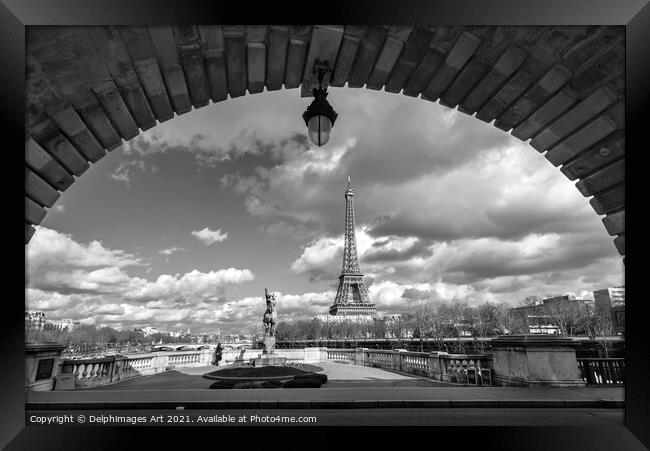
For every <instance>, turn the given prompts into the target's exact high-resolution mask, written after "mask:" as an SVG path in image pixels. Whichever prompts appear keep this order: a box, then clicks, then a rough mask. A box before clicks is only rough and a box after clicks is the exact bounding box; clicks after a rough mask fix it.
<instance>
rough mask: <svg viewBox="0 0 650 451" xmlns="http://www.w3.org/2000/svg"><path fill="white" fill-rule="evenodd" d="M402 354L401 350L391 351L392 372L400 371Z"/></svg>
mask: <svg viewBox="0 0 650 451" xmlns="http://www.w3.org/2000/svg"><path fill="white" fill-rule="evenodd" d="M402 352H404V351H403V350H402V349H393V351H392V357H393V360H392V362H391V363H392V364H391V369H392V370H393V371H402Z"/></svg>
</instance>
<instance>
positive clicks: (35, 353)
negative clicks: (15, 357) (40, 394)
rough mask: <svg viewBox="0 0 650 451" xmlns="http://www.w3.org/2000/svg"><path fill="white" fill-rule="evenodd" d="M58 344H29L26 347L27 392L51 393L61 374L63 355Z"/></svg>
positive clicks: (63, 347)
mask: <svg viewBox="0 0 650 451" xmlns="http://www.w3.org/2000/svg"><path fill="white" fill-rule="evenodd" d="M64 349H65V346H62V345H60V344H58V343H27V344H26V345H25V390H29V391H50V390H53V389H54V384H55V382H56V378H57V376H58V373H59V365H60V363H61V353H62V352H63V350H64Z"/></svg>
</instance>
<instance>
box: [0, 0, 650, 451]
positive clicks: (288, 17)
mask: <svg viewBox="0 0 650 451" xmlns="http://www.w3.org/2000/svg"><path fill="white" fill-rule="evenodd" d="M313 22H317V23H344V24H346V23H347V24H352V23H358V24H418V23H421V24H464V25H479V24H485V25H556V24H557V25H623V26H625V28H626V146H627V152H626V154H627V155H626V160H627V164H626V175H625V177H626V181H625V183H626V199H627V204H628V207H627V208H626V210H627V219H626V222H627V227H626V235H627V242H628V246H627V251H626V257H625V259H624V261H625V264H626V279H627V280H626V291H627V299H628V303H627V306H626V310H627V315H626V342H627V343H626V359H627V368H628V371H627V375H626V404H625V406H626V407H625V427H618V426H612V427H611V428H608V427H599V428H541V429H540V428H501V427H500V428H487V429H483V428H469V429H470V430H469V431H464V430H463V431H460V430H459V429H457V428H448V434H452V436H454V437H457V438H458V437H464V438H463V439H462V441H468V438H467V437H469V435H466V434H468V433H472V434H474V433H476V434H480V435H481V437H482V438H481V440H480V444H481V448H483V449H485V448H486V446H487V447H488V448H489V449H492V448H490V447H489V446H490V445H489V444H493V446H494V449H501V450H506V449H528V450H534V449H572V450H577V449H589V450H599V449H607V450H615V449H625V450H632V449H643V445H641V443H643V444H645V446H646V447H649V448H650V428H648V427H647V425H648V424H650V420H649V412H650V396H649V391H648V388H647V387H648V385H649V384H648V374H650V364H649V361H650V359H649V358H648V357H649V353H648V339H647V332H646V331H647V326H646V322H647V318H648V316H647V314H644V313H645V312H644V309H645V305H644V304H647V300H646V298H647V295H646V296H644V294H645V293H644V292H643V291H644V290H643V288H645V287H644V285H645V284H643V278H644V274H642V272H645V271H644V269H645V268H646V267H647V266H648V265H647V264H646V262H645V260H646V258H645V257H646V255H648V254H650V239H649V236H650V222H649V221H648V218H647V216H646V215H645V213H646V211H647V210H648V208H647V206H648V199H647V193H648V191H649V190H648V186H647V182H646V179H647V175H646V174H645V172H646V169H645V168H646V167H647V166H646V165H644V164H643V163H644V159H645V158H647V157H645V156H644V154H645V155H647V149H646V147H647V140H648V138H647V133H646V131H647V125H646V121H645V119H646V118H647V116H646V113H647V111H648V99H649V98H650V95H649V91H650V83H648V80H650V57H649V56H648V55H650V49H649V44H650V5H648V1H647V0H617V1H614V0H546V1H544V2H542V1H540V0H455V1H441V0H410V1H407V2H405V1H400V0H331V1H329V2H318V3H314V5H313V8H310V5H309V4H308V3H306V2H300V3H299V2H296V1H283V2H265V3H260V4H259V5H258V4H252V3H250V2H232V1H226V2H217V1H215V0H212V1H205V0H193V1H187V0H129V1H126V0H56V1H55V0H0V47H1V48H2V51H1V52H0V55H2V66H1V68H0V82H1V83H0V87H2V89H1V90H2V92H3V94H2V95H1V96H0V115H1V118H2V124H3V125H5V127H6V131H5V133H4V134H3V137H4V142H3V146H2V147H4V149H3V151H4V158H5V159H4V163H5V165H4V167H3V172H4V176H5V177H3V183H2V184H3V187H4V188H5V189H4V191H5V193H6V195H5V196H4V200H5V208H4V209H5V212H4V214H3V215H1V216H2V219H0V229H1V231H2V237H3V241H4V242H3V244H4V246H3V254H4V260H5V261H4V263H5V265H4V266H5V274H6V276H5V278H4V280H5V286H6V287H8V288H9V290H8V291H6V292H5V299H6V300H5V305H4V309H5V322H4V325H3V338H4V340H3V345H2V347H0V362H2V364H3V369H2V371H0V387H1V396H0V401H1V402H0V406H2V408H1V409H0V410H1V412H2V413H1V414H0V415H1V416H2V421H0V446H5V445H6V444H7V443H9V442H10V441H11V443H10V444H9V445H8V448H7V449H26V450H27V449H28V450H38V449H49V450H53V449H68V450H70V449H131V447H133V446H134V445H135V444H136V443H137V442H139V441H140V440H142V439H143V436H144V435H146V438H144V440H146V442H142V443H147V446H145V447H143V449H150V448H151V447H152V445H153V443H155V442H158V443H164V444H165V445H166V446H162V447H160V449H168V447H169V446H172V445H173V444H175V443H182V444H184V445H183V446H186V445H187V440H188V438H187V436H185V434H186V433H187V432H184V433H183V434H181V433H179V428H177V427H175V428H158V427H145V428H134V427H131V428H119V427H79V426H74V427H72V426H52V427H44V426H38V427H25V418H24V416H25V409H24V374H23V373H24V355H23V346H24V328H23V321H24V316H23V315H24V313H23V306H22V305H21V302H20V300H21V299H24V293H25V288H24V285H22V280H23V279H22V278H21V277H22V276H21V274H23V275H24V270H25V266H24V263H25V248H24V220H23V221H21V220H20V219H21V217H20V214H21V211H23V210H24V196H23V194H24V193H23V192H21V191H20V189H19V188H18V187H19V186H23V185H24V182H23V181H22V179H21V178H20V177H21V175H20V174H21V170H20V168H22V167H24V163H23V161H20V158H21V156H20V155H21V152H20V151H19V149H20V148H22V147H23V146H24V140H23V130H24V106H25V100H24V84H25V80H24V67H25V52H24V48H25V41H24V39H25V27H26V26H30V25H104V24H112V25H162V24H179V25H180V24H210V23H214V24H235V23H313ZM7 203H8V205H7ZM7 271H8V272H7ZM354 429H355V432H354V434H355V435H356V434H361V433H362V434H363V438H364V443H365V445H364V447H367V446H372V445H373V440H374V441H375V442H376V443H377V444H380V443H382V441H383V440H384V438H385V434H386V433H385V432H384V433H382V434H379V433H375V432H376V430H375V432H373V431H363V432H362V431H361V428H354ZM220 430H223V431H225V429H220ZM302 431H306V432H307V433H308V434H311V435H310V437H311V440H312V441H318V442H319V444H321V445H324V444H328V443H329V444H334V443H338V441H339V440H340V436H338V435H336V434H327V433H325V432H323V431H322V430H319V428H315V429H313V428H309V429H302ZM388 433H389V434H392V432H388ZM431 433H432V432H431V431H428V430H427V431H425V432H424V434H425V435H426V436H429V437H430V436H431ZM191 434H192V441H194V440H196V439H197V437H198V438H199V439H200V438H201V437H203V438H204V439H206V440H208V443H210V442H212V440H213V439H214V434H215V432H214V429H213V428H194V429H193V431H192V432H191ZM239 434H241V431H239V432H238V435H239ZM291 434H292V435H291V437H292V439H291V440H292V441H294V440H296V436H295V435H293V434H294V432H291ZM436 434H437V435H436V436H437V437H440V435H439V431H436ZM219 435H222V433H220V434H219ZM246 435H247V436H249V437H255V436H256V435H257V433H247V434H246ZM302 436H303V435H302V434H301V437H302ZM307 437H309V436H307ZM403 438H404V437H403ZM12 439H13V440H12ZM469 442H470V443H471V440H469ZM414 443H415V442H412V444H414ZM436 443H438V442H436ZM125 444H128V445H129V446H125ZM486 444H488V445H486ZM456 447H457V446H455V448H456Z"/></svg>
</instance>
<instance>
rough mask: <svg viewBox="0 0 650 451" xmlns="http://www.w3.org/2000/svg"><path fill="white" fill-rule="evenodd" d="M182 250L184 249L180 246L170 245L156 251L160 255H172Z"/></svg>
mask: <svg viewBox="0 0 650 451" xmlns="http://www.w3.org/2000/svg"><path fill="white" fill-rule="evenodd" d="M184 251H185V249H183V248H182V247H178V246H171V247H168V248H165V249H161V250H160V251H158V253H159V254H160V255H172V254H175V253H177V252H184Z"/></svg>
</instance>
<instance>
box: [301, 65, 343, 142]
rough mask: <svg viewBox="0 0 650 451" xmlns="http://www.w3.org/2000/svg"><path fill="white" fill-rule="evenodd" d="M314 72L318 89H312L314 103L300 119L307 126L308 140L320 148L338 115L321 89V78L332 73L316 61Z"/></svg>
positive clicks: (326, 66)
mask: <svg viewBox="0 0 650 451" xmlns="http://www.w3.org/2000/svg"><path fill="white" fill-rule="evenodd" d="M314 72H318V88H314V89H312V93H313V94H314V101H313V102H312V103H311V105H309V106H308V107H307V110H305V112H304V113H303V114H302V118H303V119H304V120H305V124H306V125H307V132H308V134H309V139H310V140H311V142H313V143H314V144H316V145H317V146H318V147H320V146H322V145H324V144H326V143H327V141H329V139H330V132H331V131H332V127H333V126H334V121H336V118H337V116H338V113H337V112H336V111H334V108H332V105H330V104H329V102H328V101H327V88H323V76H324V75H325V73H326V72H332V71H331V70H330V69H329V65H327V64H322V63H319V61H318V60H317V61H316V63H315V64H314Z"/></svg>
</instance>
